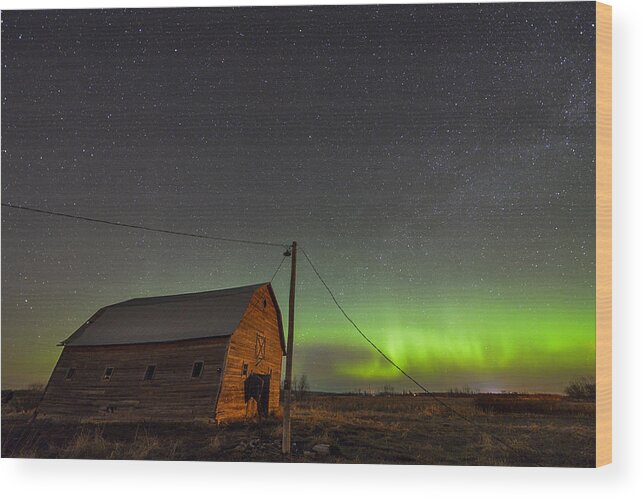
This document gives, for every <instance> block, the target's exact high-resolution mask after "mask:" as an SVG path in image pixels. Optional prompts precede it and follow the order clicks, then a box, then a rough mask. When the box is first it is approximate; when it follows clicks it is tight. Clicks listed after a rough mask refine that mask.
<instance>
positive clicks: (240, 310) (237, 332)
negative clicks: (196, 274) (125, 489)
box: [38, 284, 285, 422]
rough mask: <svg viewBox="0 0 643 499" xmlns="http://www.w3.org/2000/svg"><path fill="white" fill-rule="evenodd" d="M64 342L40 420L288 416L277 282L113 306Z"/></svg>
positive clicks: (104, 310)
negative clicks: (282, 409)
mask: <svg viewBox="0 0 643 499" xmlns="http://www.w3.org/2000/svg"><path fill="white" fill-rule="evenodd" d="M61 345H62V346H63V347H64V348H63V351H62V353H61V355H60V358H59V359H58V363H57V364H56V367H55V368H54V371H53V373H52V375H51V378H50V380H49V383H48V384H47V388H46V390H45V394H44V396H43V399H42V402H41V403H40V406H39V408H38V417H39V418H40V417H49V418H64V419H80V420H102V421H185V420H203V421H217V422H220V421H229V420H235V419H242V418H246V417H252V416H255V415H257V414H259V415H266V414H269V413H277V412H279V390H280V379H281V361H282V356H283V355H284V354H285V343H284V334H283V326H282V319H281V312H280V310H279V305H278V304H277V300H276V298H275V294H274V292H273V289H272V286H271V285H270V284H256V285H251V286H244V287H240V288H234V289H222V290H218V291H206V292H201V293H190V294H182V295H174V296H159V297H153V298H139V299H134V300H129V301H125V302H122V303H117V304H115V305H110V306H107V307H105V308H102V309H100V310H99V311H98V312H96V313H95V314H94V315H93V316H92V317H91V318H90V319H89V320H88V321H87V322H86V323H84V324H83V325H82V326H81V327H80V328H79V329H78V330H77V331H76V332H75V333H74V334H72V335H71V336H70V337H69V338H67V339H66V340H65V341H63V342H62V343H61Z"/></svg>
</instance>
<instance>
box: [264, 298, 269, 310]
mask: <svg viewBox="0 0 643 499" xmlns="http://www.w3.org/2000/svg"><path fill="white" fill-rule="evenodd" d="M267 306H268V301H267V300H266V299H265V298H264V299H263V308H266V307H267Z"/></svg>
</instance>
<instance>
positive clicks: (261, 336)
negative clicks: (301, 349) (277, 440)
mask: <svg viewBox="0 0 643 499" xmlns="http://www.w3.org/2000/svg"><path fill="white" fill-rule="evenodd" d="M284 354H285V347H284V337H283V327H282V324H281V312H280V310H279V306H278V304H277V301H276V299H275V296H274V293H273V292H272V288H271V287H270V286H269V285H267V286H263V287H261V288H259V289H257V290H256V291H255V293H254V295H253V296H252V299H251V301H250V304H249V306H248V308H247V310H246V312H245V314H244V316H243V318H242V319H241V322H240V323H239V326H238V327H237V329H236V330H235V332H234V333H233V335H232V337H231V339H230V343H229V344H228V351H227V354H226V362H225V370H224V376H223V379H222V382H221V390H220V392H219V397H218V402H217V411H216V416H215V417H216V420H217V421H228V420H235V419H242V418H245V417H249V416H253V415H255V414H256V413H257V406H256V401H255V400H252V399H251V400H248V401H246V398H247V391H248V386H247V381H248V380H249V378H250V377H251V376H253V375H255V376H257V375H258V376H260V377H261V378H262V380H263V382H264V383H269V390H268V393H269V399H268V403H267V412H269V413H273V414H274V413H279V410H280V409H279V394H280V382H281V363H282V362H281V361H282V356H283V355H284ZM268 376H269V380H268Z"/></svg>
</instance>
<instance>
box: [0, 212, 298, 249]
mask: <svg viewBox="0 0 643 499" xmlns="http://www.w3.org/2000/svg"><path fill="white" fill-rule="evenodd" d="M0 204H2V206H4V207H6V208H13V209H15V210H23V211H29V212H32V213H40V214H44V215H51V216H57V217H64V218H71V219H75V220H83V221H85V222H94V223H100V224H105V225H112V226H116V227H125V228H129V229H140V230H145V231H148V232H158V233H161V234H172V235H175V236H185V237H194V238H198V239H209V240H212V241H222V242H228V243H239V244H251V245H260V246H273V247H278V248H288V246H289V245H288V244H283V243H275V242H270V241H256V240H251V239H236V238H232V237H221V236H211V235H208V234H197V233H193V232H183V231H177V230H169V229H160V228H156V227H148V226H145V225H137V224H129V223H123V222H115V221H113V220H105V219H102V218H92V217H85V216H81V215H72V214H69V213H62V212H59V211H52V210H45V209H42V208H34V207H31V206H24V205H18V204H12V203H0Z"/></svg>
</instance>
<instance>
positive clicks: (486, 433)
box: [299, 247, 523, 455]
mask: <svg viewBox="0 0 643 499" xmlns="http://www.w3.org/2000/svg"><path fill="white" fill-rule="evenodd" d="M299 249H300V250H301V252H302V253H303V254H304V257H305V258H306V260H307V261H308V263H309V265H310V267H311V268H312V269H313V272H314V273H315V275H316V276H317V278H318V279H319V280H320V282H321V283H322V284H323V286H324V287H325V288H326V291H328V294H329V295H330V297H331V298H332V300H333V301H334V302H335V305H336V306H337V308H338V309H339V311H340V312H341V313H342V314H343V315H344V317H345V318H346V320H347V321H348V322H350V324H351V325H352V326H353V327H354V328H355V330H356V331H357V332H358V333H359V334H360V335H361V336H362V338H364V339H365V340H366V341H367V342H368V344H369V345H371V347H373V348H374V349H375V351H377V353H379V354H380V355H381V356H382V357H383V358H384V359H385V360H386V361H387V362H388V363H389V364H391V365H392V366H393V367H395V369H397V370H398V371H399V372H400V373H402V374H403V375H404V376H405V377H406V378H407V379H409V380H410V381H412V382H413V383H414V384H415V385H416V386H418V387H419V388H420V389H421V390H422V391H423V392H424V393H426V394H427V395H429V396H430V397H431V398H433V399H434V400H435V401H436V402H438V403H439V404H441V405H442V406H444V407H446V408H447V409H448V410H449V411H451V412H452V413H453V414H455V415H456V416H458V417H459V418H461V419H463V420H464V421H466V422H467V423H469V424H470V425H472V426H473V427H475V428H477V429H478V430H479V431H480V432H482V433H484V434H485V435H488V436H489V437H491V438H492V439H493V440H495V441H496V442H498V443H500V444H502V445H503V446H504V447H505V448H507V449H509V450H510V451H512V452H514V453H516V454H518V455H522V454H523V453H522V452H520V451H519V450H518V449H516V448H514V447H513V446H511V445H510V444H509V443H507V442H506V441H505V440H504V439H502V438H500V437H498V436H496V435H494V434H493V433H489V432H488V431H487V430H485V429H484V428H483V427H482V426H480V425H479V424H478V423H476V422H475V421H473V420H472V419H470V418H468V417H467V416H465V415H464V414H462V413H461V412H459V411H458V410H456V409H454V408H453V407H451V406H450V405H449V404H447V403H446V402H444V401H443V400H441V399H440V398H438V397H437V396H436V395H435V394H433V393H431V392H430V391H429V390H428V389H427V388H426V387H425V386H424V385H422V384H421V383H420V382H419V381H417V380H416V379H415V378H414V377H413V376H411V375H410V374H409V373H407V372H406V371H405V370H404V369H402V368H401V367H400V366H399V365H398V364H397V363H396V362H395V361H394V360H393V359H391V358H390V357H389V356H388V355H386V354H385V353H384V352H383V351H382V350H381V349H380V348H379V347H378V346H377V345H376V344H375V343H373V341H372V340H371V339H370V338H369V337H368V336H366V334H365V333H364V331H362V330H361V329H360V328H359V326H358V325H357V324H355V321H353V319H351V318H350V316H349V315H348V314H347V313H346V311H345V310H344V308H343V307H342V306H341V305H340V303H339V302H338V301H337V298H335V294H334V293H333V292H332V290H331V289H330V288H329V287H328V284H326V281H324V278H323V277H322V276H321V274H320V273H319V271H318V270H317V267H315V265H314V264H313V262H312V260H311V259H310V256H308V253H306V250H305V249H304V248H302V247H300V248H299Z"/></svg>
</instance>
